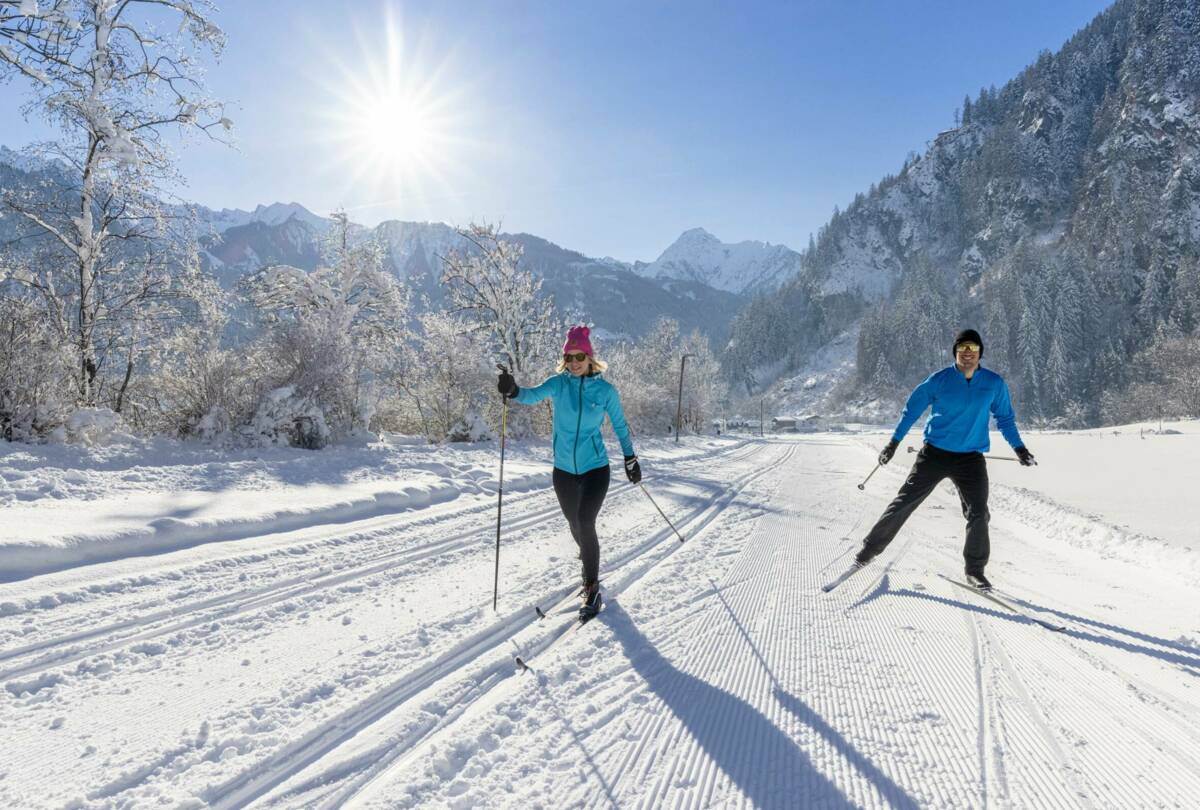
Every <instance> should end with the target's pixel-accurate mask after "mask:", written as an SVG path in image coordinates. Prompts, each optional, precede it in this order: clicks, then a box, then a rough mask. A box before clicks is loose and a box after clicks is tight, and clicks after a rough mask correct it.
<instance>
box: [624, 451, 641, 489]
mask: <svg viewBox="0 0 1200 810" xmlns="http://www.w3.org/2000/svg"><path fill="white" fill-rule="evenodd" d="M625 476H626V477H627V478H628V479H629V482H630V483H631V484H636V483H638V482H640V481H641V480H642V467H641V465H640V464H638V460H637V456H625Z"/></svg>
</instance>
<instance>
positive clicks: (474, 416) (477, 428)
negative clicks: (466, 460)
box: [446, 411, 496, 442]
mask: <svg viewBox="0 0 1200 810" xmlns="http://www.w3.org/2000/svg"><path fill="white" fill-rule="evenodd" d="M494 438H496V432H495V431H494V430H492V428H491V426H490V425H489V424H488V423H487V420H485V419H484V418H483V416H482V415H481V414H479V413H478V412H475V411H472V412H471V413H469V414H467V415H466V416H464V417H463V418H462V419H460V420H459V421H458V422H456V423H455V424H454V426H453V427H452V428H450V430H449V431H448V432H447V433H446V441H450V442H483V441H490V440H491V439H494Z"/></svg>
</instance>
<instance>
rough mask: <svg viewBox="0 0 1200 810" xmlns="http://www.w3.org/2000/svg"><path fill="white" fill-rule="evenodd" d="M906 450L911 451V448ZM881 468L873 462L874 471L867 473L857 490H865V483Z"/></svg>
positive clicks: (880, 465)
mask: <svg viewBox="0 0 1200 810" xmlns="http://www.w3.org/2000/svg"><path fill="white" fill-rule="evenodd" d="M908 449H909V450H912V448H911V447H910V448H908ZM882 466H883V465H882V464H880V463H879V462H878V461H877V462H875V469H874V470H871V471H870V472H869V473H867V477H866V478H864V479H863V482H862V483H861V484H859V485H858V488H859V489H863V490H865V489H866V488H867V482H868V481H870V480H871V476H872V475H874V474H875V470H878V469H879V468H880V467H882Z"/></svg>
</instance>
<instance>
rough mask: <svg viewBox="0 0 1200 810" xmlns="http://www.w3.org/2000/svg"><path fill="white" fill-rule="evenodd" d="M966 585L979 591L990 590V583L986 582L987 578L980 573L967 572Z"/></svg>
mask: <svg viewBox="0 0 1200 810" xmlns="http://www.w3.org/2000/svg"><path fill="white" fill-rule="evenodd" d="M967 584H968V585H970V586H971V587H973V588H978V589H979V590H981V591H990V590H991V589H992V583H990V582H988V578H987V577H985V576H984V575H983V572H982V571H967Z"/></svg>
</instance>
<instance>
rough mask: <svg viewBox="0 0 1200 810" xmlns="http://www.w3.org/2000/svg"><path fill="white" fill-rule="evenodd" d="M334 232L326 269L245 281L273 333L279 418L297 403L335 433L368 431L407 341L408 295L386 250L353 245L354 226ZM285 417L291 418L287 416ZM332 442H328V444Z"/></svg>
mask: <svg viewBox="0 0 1200 810" xmlns="http://www.w3.org/2000/svg"><path fill="white" fill-rule="evenodd" d="M340 221H341V224H342V227H341V228H340V229H335V230H334V231H332V232H331V235H330V237H329V241H328V243H327V245H326V256H325V258H326V262H327V264H326V265H324V266H321V267H317V268H316V269H315V270H313V271H312V272H305V271H304V270H301V269H299V268H297V267H291V266H288V265H275V266H272V267H267V268H264V269H263V270H261V271H259V272H258V273H256V274H254V275H253V276H251V277H250V278H248V279H247V280H246V281H245V286H246V288H247V289H248V291H249V294H250V297H251V300H252V301H253V303H254V306H255V307H256V308H257V310H258V311H259V312H260V313H261V314H262V316H263V319H264V322H265V324H266V325H267V327H268V332H269V336H270V341H271V346H270V351H271V352H272V355H273V361H272V362H273V364H274V365H275V373H276V374H277V375H279V376H278V378H277V380H276V382H277V384H278V386H279V387H280V388H282V387H288V388H290V389H291V391H292V393H291V394H290V395H289V396H288V397H278V396H277V397H274V398H273V399H272V400H271V403H272V404H271V407H272V410H273V411H277V412H279V413H280V414H283V412H284V411H285V410H286V409H287V403H288V402H294V403H297V406H296V407H297V418H300V417H303V418H305V419H315V418H316V417H315V416H313V414H315V413H317V412H318V411H319V414H320V421H321V423H322V424H324V425H327V426H328V427H329V428H330V429H331V430H332V431H334V432H340V431H347V432H348V431H353V430H355V429H356V428H362V429H368V428H369V426H370V421H371V417H372V416H373V415H374V412H375V408H376V407H377V405H378V403H379V400H380V398H381V396H382V392H381V390H380V387H379V386H380V381H381V380H382V379H385V378H390V377H391V376H393V375H392V372H393V367H394V366H395V365H396V364H397V363H398V362H399V360H400V354H401V351H402V348H403V345H404V341H405V338H406V336H407V330H406V325H405V320H406V317H407V310H408V297H407V294H406V292H405V291H404V290H403V289H401V288H400V286H399V285H398V284H397V283H396V280H395V279H394V278H393V277H392V276H391V275H390V274H388V273H387V272H386V271H385V270H384V269H383V257H384V249H383V246H382V245H381V244H380V243H379V242H378V241H375V240H370V241H366V242H361V243H358V244H351V243H350V240H349V238H348V235H347V232H348V228H349V224H348V222H347V221H346V220H345V218H344V217H342V218H341V219H340ZM280 418H284V417H283V416H281V417H280ZM324 438H327V437H324V436H323V437H322V440H323V439H324Z"/></svg>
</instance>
